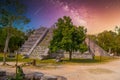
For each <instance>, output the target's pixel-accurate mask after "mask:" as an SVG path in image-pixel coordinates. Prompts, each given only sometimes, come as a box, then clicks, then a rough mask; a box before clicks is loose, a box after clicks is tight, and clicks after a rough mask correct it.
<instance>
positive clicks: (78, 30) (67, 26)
mask: <svg viewBox="0 0 120 80" xmlns="http://www.w3.org/2000/svg"><path fill="white" fill-rule="evenodd" d="M56 26H57V28H56V29H55V30H54V34H53V39H52V40H51V42H50V50H51V51H52V52H56V51H58V50H65V51H67V52H69V59H70V60H71V59H72V53H73V52H74V51H78V50H80V51H82V52H84V51H86V49H83V48H87V47H85V45H83V44H84V40H85V38H86V29H84V27H82V26H78V27H77V26H75V25H73V23H72V20H71V19H70V17H67V16H64V17H63V18H59V19H58V22H57V23H56Z"/></svg>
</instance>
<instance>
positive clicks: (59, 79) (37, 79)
mask: <svg viewBox="0 0 120 80" xmlns="http://www.w3.org/2000/svg"><path fill="white" fill-rule="evenodd" d="M0 80H16V79H15V73H7V72H6V71H3V70H0ZM22 80H67V78H65V77H63V76H55V75H46V74H43V73H41V72H33V73H29V74H25V77H24V79H22Z"/></svg>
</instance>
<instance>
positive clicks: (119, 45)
mask: <svg viewBox="0 0 120 80" xmlns="http://www.w3.org/2000/svg"><path fill="white" fill-rule="evenodd" d="M119 32H120V28H119V27H116V28H115V32H113V31H104V32H101V33H99V34H98V35H97V36H95V35H89V36H88V37H89V38H90V39H92V40H93V41H95V42H96V43H97V44H98V45H99V46H101V47H102V48H103V49H104V50H106V51H107V52H111V53H114V54H115V55H119V54H120V34H119Z"/></svg>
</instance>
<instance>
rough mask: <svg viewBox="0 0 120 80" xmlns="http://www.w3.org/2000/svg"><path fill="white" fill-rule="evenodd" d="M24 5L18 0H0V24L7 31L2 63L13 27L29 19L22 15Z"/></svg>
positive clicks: (4, 60) (13, 34) (12, 33)
mask: <svg viewBox="0 0 120 80" xmlns="http://www.w3.org/2000/svg"><path fill="white" fill-rule="evenodd" d="M24 13H25V5H24V4H22V3H20V2H19V1H18V0H2V1H1V2H0V26H1V27H5V30H6V32H7V35H6V41H5V47H4V58H3V65H5V64H6V59H5V58H6V53H7V51H8V46H9V41H10V38H11V37H12V36H15V35H17V34H15V32H14V28H13V27H16V28H18V27H20V26H22V25H23V24H26V23H28V22H29V21H30V20H29V19H28V18H26V17H25V16H24Z"/></svg>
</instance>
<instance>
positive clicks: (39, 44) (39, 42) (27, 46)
mask: <svg viewBox="0 0 120 80" xmlns="http://www.w3.org/2000/svg"><path fill="white" fill-rule="evenodd" d="M53 30H54V27H51V28H46V27H40V28H39V29H36V30H35V31H34V33H33V34H32V35H31V36H30V37H29V38H28V40H27V41H25V43H24V44H23V45H22V47H21V49H20V53H21V54H22V55H26V56H28V57H29V58H33V59H40V60H41V59H45V58H47V57H48V56H49V48H48V46H49V44H50V40H51V39H52V35H53ZM85 42H86V44H87V46H88V48H89V50H88V51H87V52H85V54H80V52H75V54H73V56H72V57H74V58H90V59H91V58H92V56H93V55H95V56H109V54H108V53H107V52H106V51H105V50H103V49H102V48H101V47H100V46H98V45H97V44H96V43H95V42H94V41H92V40H90V39H89V38H86V39H85Z"/></svg>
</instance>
